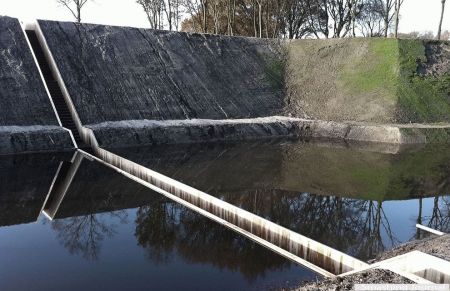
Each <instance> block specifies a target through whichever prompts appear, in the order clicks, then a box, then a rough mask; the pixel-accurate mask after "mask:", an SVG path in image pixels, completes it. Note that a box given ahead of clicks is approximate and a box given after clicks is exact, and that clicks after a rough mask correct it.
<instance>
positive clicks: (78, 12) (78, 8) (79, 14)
mask: <svg viewBox="0 0 450 291" xmlns="http://www.w3.org/2000/svg"><path fill="white" fill-rule="evenodd" d="M77 22H78V23H81V7H80V5H78V4H77Z"/></svg>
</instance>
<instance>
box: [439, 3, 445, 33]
mask: <svg viewBox="0 0 450 291" xmlns="http://www.w3.org/2000/svg"><path fill="white" fill-rule="evenodd" d="M441 2H442V9H441V20H440V21H439V28H438V34H437V39H439V40H440V39H441V32H442V21H443V20H444V10H445V0H441Z"/></svg>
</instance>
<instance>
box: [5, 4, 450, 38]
mask: <svg viewBox="0 0 450 291" xmlns="http://www.w3.org/2000/svg"><path fill="white" fill-rule="evenodd" d="M447 6H450V4H449V5H447ZM446 8H447V9H446V13H445V15H444V23H443V25H442V30H443V31H444V30H450V7H446ZM400 12H401V20H400V26H399V31H400V32H404V33H408V32H412V31H419V32H425V31H432V32H433V33H434V34H436V32H437V28H438V24H439V16H440V12H441V0H404V4H403V6H402V9H401V11H400ZM0 15H7V16H12V17H17V18H19V19H20V20H22V21H23V22H24V23H27V22H30V21H33V20H34V19H51V20H65V21H73V20H74V18H73V16H72V15H71V14H70V12H69V11H68V10H67V9H66V8H64V7H62V6H60V5H59V4H57V3H56V0H0ZM81 18H82V19H81V20H82V22H88V23H99V24H109V25H121V26H134V27H143V28H147V27H149V24H148V22H147V19H146V16H145V13H144V12H143V11H142V8H141V7H140V6H139V5H138V4H137V3H136V1H135V0H90V1H89V2H88V3H87V4H86V6H85V7H84V8H83V10H82V15H81Z"/></svg>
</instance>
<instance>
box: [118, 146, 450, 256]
mask: <svg viewBox="0 0 450 291" xmlns="http://www.w3.org/2000/svg"><path fill="white" fill-rule="evenodd" d="M114 151H115V152H116V153H118V154H120V155H122V156H124V157H126V158H128V159H130V160H132V161H135V162H138V163H140V164H143V165H145V166H148V167H150V168H151V169H153V170H155V171H158V172H160V173H162V174H165V175H168V176H170V177H172V178H174V179H176V180H179V181H182V182H184V183H186V184H188V185H190V186H193V187H194V188H197V189H199V190H202V191H205V192H207V193H208V194H211V195H214V196H216V197H218V198H220V199H223V200H225V201H227V202H229V203H231V204H234V205H236V206H239V207H241V208H244V209H246V210H248V211H250V212H253V213H255V214H257V215H260V216H262V217H264V218H267V219H269V220H271V221H273V222H275V223H278V224H280V225H282V226H284V227H287V228H289V229H291V230H294V231H296V232H299V233H300V234H303V235H306V236H308V237H310V238H313V239H315V240H318V241H320V242H322V243H324V244H326V245H329V246H332V247H334V248H337V249H338V250H340V251H343V252H345V253H348V254H351V255H353V256H356V257H358V258H360V259H362V260H368V259H371V258H373V257H375V256H376V255H377V254H378V253H380V252H381V251H383V250H388V249H390V248H392V247H393V246H395V245H398V244H400V243H402V242H406V241H409V240H411V239H413V238H415V237H417V236H420V235H423V233H419V232H417V230H416V228H415V224H416V223H417V222H419V223H422V224H425V225H429V226H431V227H433V228H436V229H440V230H442V231H450V213H449V211H450V196H449V195H450V149H449V147H448V145H427V146H421V147H411V146H409V147H404V146H403V147H399V146H396V145H383V144H381V145H373V144H372V145H365V144H352V145H348V144H330V143H305V142H289V141H275V142H269V143H239V144H233V143H228V144H208V145H198V144H195V145H184V146H180V145H178V146H161V147H151V148H126V149H120V150H117V149H116V150H114Z"/></svg>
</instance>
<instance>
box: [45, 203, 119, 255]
mask: <svg viewBox="0 0 450 291" xmlns="http://www.w3.org/2000/svg"><path fill="white" fill-rule="evenodd" d="M115 220H118V221H119V222H120V223H126V220H127V213H126V212H125V211H124V210H119V211H113V212H110V213H108V214H89V215H84V216H77V217H70V218H66V219H58V220H54V221H52V229H53V230H55V231H56V233H57V238H58V240H59V242H60V243H61V244H62V245H64V247H65V248H66V249H67V250H68V251H69V252H70V253H71V254H81V255H82V256H83V258H85V259H88V260H98V258H99V254H100V248H101V243H102V241H103V240H104V239H105V238H111V237H112V236H113V235H114V234H115V233H116V231H115V228H116V226H117V225H116V224H115V223H114V222H113V221H115Z"/></svg>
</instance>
